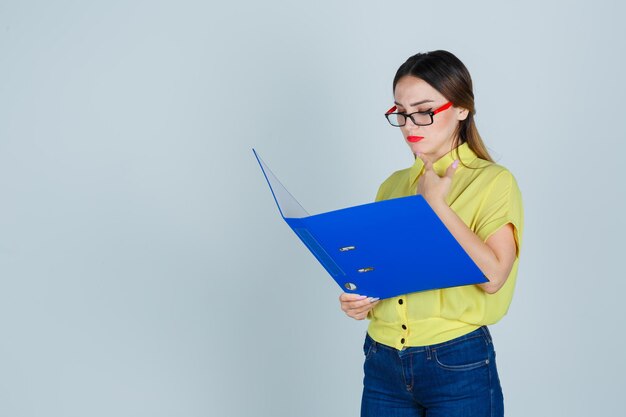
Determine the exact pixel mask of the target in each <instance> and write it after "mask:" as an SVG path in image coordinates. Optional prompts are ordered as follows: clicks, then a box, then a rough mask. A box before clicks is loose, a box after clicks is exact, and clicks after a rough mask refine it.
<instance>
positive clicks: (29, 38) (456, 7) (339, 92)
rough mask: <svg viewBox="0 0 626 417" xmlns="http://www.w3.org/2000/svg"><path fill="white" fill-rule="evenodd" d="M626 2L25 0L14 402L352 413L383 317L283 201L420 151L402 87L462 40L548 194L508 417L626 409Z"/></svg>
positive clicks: (15, 144) (518, 329)
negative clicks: (356, 308)
mask: <svg viewBox="0 0 626 417" xmlns="http://www.w3.org/2000/svg"><path fill="white" fill-rule="evenodd" d="M625 11H626V10H625V8H624V6H623V3H619V2H618V1H596V2H589V1H586V2H580V1H578V2H565V1H562V2H558V1H557V2H546V1H526V2H516V3H515V4H513V5H510V4H505V2H499V1H487V2H467V1H464V2H457V1H446V2H402V3H398V2H394V3H389V2H374V1H367V2H364V1H345V2H333V1H316V2H290V1H282V2H281V1H263V2H254V1H238V2H230V3H228V4H227V3H225V2H224V3H217V2H215V3H213V2H202V1H135V2H123V1H111V0H108V1H99V2H80V1H38V2H33V1H6V0H3V1H2V2H0V196H1V200H0V415H1V416H10V417H21V416H29V417H30V416H47V417H53V416H68V417H69V416H76V417H79V416H80V417H84V416H90V417H98V416H118V417H121V416H151V417H157V416H248V415H256V416H289V417H291V416H339V415H345V416H354V415H357V414H358V410H359V401H360V393H361V378H362V371H361V366H362V351H361V347H362V342H363V336H364V332H365V328H366V324H367V323H366V322H356V321H353V320H351V319H348V318H347V317H345V316H344V314H343V313H342V312H341V311H340V309H339V305H338V301H337V297H338V295H339V288H338V287H336V285H335V284H334V282H332V281H331V279H330V278H329V277H328V276H327V275H326V273H325V271H324V270H323V269H322V268H321V267H320V266H319V265H318V264H317V263H316V261H315V260H314V258H313V257H312V256H311V255H310V254H309V253H308V251H307V250H306V249H305V248H304V247H303V246H302V244H301V243H300V242H299V241H298V240H297V238H296V237H295V235H293V233H292V232H291V231H290V230H289V228H288V227H287V225H286V224H284V223H283V222H282V220H281V219H280V218H279V216H278V212H277V210H276V207H275V205H274V202H273V200H272V198H271V196H270V194H269V191H268V189H267V186H266V184H265V183H264V180H263V178H262V176H261V173H260V170H259V168H258V166H257V165H256V161H255V160H254V158H253V155H252V152H251V148H252V147H253V146H254V147H256V148H257V149H258V151H259V152H260V153H261V155H262V156H263V157H264V159H265V160H266V161H267V162H268V164H269V165H270V166H271V167H272V168H273V170H274V172H275V173H276V174H277V175H278V176H279V177H280V178H281V179H282V180H283V182H284V183H285V185H286V186H287V188H289V189H290V191H291V192H292V193H293V194H294V195H295V196H296V197H297V198H298V199H299V200H300V202H301V203H302V205H303V206H304V207H305V208H307V209H308V210H309V211H310V212H313V213H318V212H324V211H329V210H333V209H337V208H342V207H346V206H350V205H355V204H362V203H366V202H370V201H371V200H372V199H373V198H374V195H375V193H376V190H377V187H378V184H379V183H380V182H382V181H383V180H384V179H385V178H386V177H387V175H389V174H390V173H391V172H392V171H394V170H397V169H401V168H404V167H407V166H409V165H410V164H411V160H412V159H411V155H410V153H409V151H408V150H407V149H406V147H405V145H404V144H403V142H402V140H401V136H400V133H399V132H398V131H396V130H394V129H392V128H391V127H389V126H388V125H387V124H386V122H385V120H384V118H383V116H382V113H383V112H384V111H385V110H386V109H387V108H388V107H389V106H390V103H391V100H392V95H391V81H392V77H393V75H394V73H395V70H396V69H397V67H398V66H399V65H400V64H401V63H402V62H403V61H404V59H406V58H407V57H408V56H409V55H411V54H413V53H415V52H418V51H428V50H433V49H448V50H450V51H452V52H454V53H455V54H457V56H459V58H461V59H462V60H463V61H464V63H465V64H466V65H467V67H468V68H469V70H470V72H471V73H472V75H473V78H474V82H475V92H476V102H477V109H478V114H477V122H478V126H479V129H480V132H481V134H482V135H483V137H484V139H485V141H486V143H487V145H488V147H489V149H490V150H491V152H492V154H493V155H494V156H495V157H496V159H497V160H498V162H500V163H501V164H503V165H505V166H507V167H508V168H509V169H510V170H511V171H512V172H513V173H514V174H515V175H516V177H517V180H518V182H519V185H520V187H521V189H522V191H523V196H524V203H525V209H526V228H525V241H524V247H523V253H522V256H523V259H522V263H521V267H520V271H519V277H518V286H517V291H516V295H515V298H514V301H513V304H512V306H511V309H510V311H509V314H508V316H506V317H505V318H504V319H503V320H502V321H501V322H500V323H498V324H497V325H495V326H493V327H492V331H493V334H494V338H495V343H496V349H497V352H498V364H499V368H500V373H501V379H502V383H503V386H504V390H505V396H506V406H507V415H508V416H527V415H533V416H570V417H573V416H587V415H615V414H616V413H617V410H618V409H621V404H622V402H623V401H622V400H623V398H621V396H623V394H622V391H623V387H624V386H625V384H626V381H625V377H624V373H625V372H626V366H625V363H624V362H625V361H624V355H623V350H624V344H625V343H624V335H623V333H624V322H623V305H624V299H623V294H624V292H625V290H626V285H625V284H624V273H623V271H622V267H621V266H622V261H623V258H624V255H623V249H624V244H623V241H622V237H623V236H624V232H625V230H624V215H623V213H624V211H625V210H626V207H625V204H624V198H623V197H624V186H623V179H624V174H623V158H624V154H625V152H624V151H625V147H624V140H625V139H626V138H625V134H624V128H623V126H624V123H623V120H624V116H623V106H624V104H623V101H624V100H623V98H624V97H625V96H626V88H625V87H626V82H625V81H624V76H623V74H624V58H623V52H624V47H625V42H624V39H626V31H625V29H624V25H623V19H624V17H625Z"/></svg>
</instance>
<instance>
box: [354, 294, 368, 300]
mask: <svg viewBox="0 0 626 417" xmlns="http://www.w3.org/2000/svg"><path fill="white" fill-rule="evenodd" d="M356 295H357V299H359V300H363V299H364V298H367V295H358V294H356Z"/></svg>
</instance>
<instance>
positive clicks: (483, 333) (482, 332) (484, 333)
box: [366, 326, 493, 353]
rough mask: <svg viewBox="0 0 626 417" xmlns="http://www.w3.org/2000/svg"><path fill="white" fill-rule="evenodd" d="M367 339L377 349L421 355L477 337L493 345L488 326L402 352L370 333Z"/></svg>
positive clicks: (410, 347) (408, 348)
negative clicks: (377, 339)
mask: <svg viewBox="0 0 626 417" xmlns="http://www.w3.org/2000/svg"><path fill="white" fill-rule="evenodd" d="M366 337H367V338H368V339H369V342H370V343H372V344H373V345H375V346H376V348H383V349H390V350H393V351H396V352H403V353H405V352H406V353H419V352H425V351H427V350H435V349H437V348H442V347H444V346H449V345H453V344H455V343H459V342H463V341H464V340H469V339H473V338H475V337H484V338H485V339H486V340H487V342H488V343H493V339H492V338H491V333H490V332H489V329H488V328H487V326H482V327H479V328H478V329H476V330H473V331H471V332H469V333H467V334H464V335H462V336H459V337H456V338H454V339H451V340H448V341H447V342H441V343H435V344H434V345H428V346H407V347H405V348H403V349H402V350H398V349H396V348H394V347H391V346H387V345H384V344H382V343H379V342H377V341H376V340H374V339H373V338H372V337H371V336H370V335H369V333H367V334H366Z"/></svg>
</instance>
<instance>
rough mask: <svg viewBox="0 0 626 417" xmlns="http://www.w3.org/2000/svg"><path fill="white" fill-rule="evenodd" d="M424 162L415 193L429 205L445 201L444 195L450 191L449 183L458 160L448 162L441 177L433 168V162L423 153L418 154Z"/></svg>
mask: <svg viewBox="0 0 626 417" xmlns="http://www.w3.org/2000/svg"><path fill="white" fill-rule="evenodd" d="M417 157H418V158H420V159H421V160H422V161H423V162H424V173H423V174H422V176H421V177H420V179H419V180H418V181H417V194H421V195H422V196H424V198H425V199H426V201H427V202H428V204H430V205H431V206H433V205H436V204H440V203H444V204H445V203H446V197H447V196H448V193H449V192H450V185H451V184H452V177H453V176H454V172H455V171H456V168H457V166H458V165H459V161H458V160H455V161H454V162H453V163H451V164H450V166H449V167H448V169H447V170H446V173H445V175H444V176H443V177H440V176H439V175H437V173H436V172H435V170H434V169H433V163H432V162H431V161H430V160H429V159H428V158H427V157H425V156H424V155H421V154H418V155H417Z"/></svg>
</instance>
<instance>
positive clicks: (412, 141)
mask: <svg viewBox="0 0 626 417" xmlns="http://www.w3.org/2000/svg"><path fill="white" fill-rule="evenodd" d="M422 139H424V136H407V137H406V140H408V141H409V142H411V143H415V142H419V141H420V140H422Z"/></svg>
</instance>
